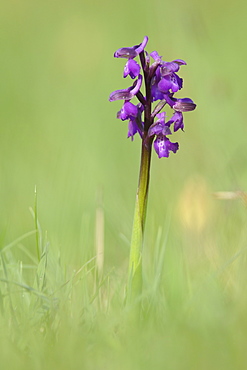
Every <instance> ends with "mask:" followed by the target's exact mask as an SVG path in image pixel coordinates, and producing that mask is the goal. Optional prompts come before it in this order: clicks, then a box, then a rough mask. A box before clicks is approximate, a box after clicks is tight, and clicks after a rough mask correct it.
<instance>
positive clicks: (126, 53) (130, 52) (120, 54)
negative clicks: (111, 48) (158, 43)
mask: <svg viewBox="0 0 247 370" xmlns="http://www.w3.org/2000/svg"><path fill="white" fill-rule="evenodd" d="M147 42H148V37H147V36H145V37H144V39H143V41H142V43H141V44H139V45H135V46H133V47H132V48H120V49H118V50H117V51H115V53H114V57H115V58H127V59H133V58H135V57H136V56H137V55H138V54H140V53H141V52H142V51H143V50H144V48H145V46H146V45H147Z"/></svg>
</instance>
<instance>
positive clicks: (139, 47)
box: [134, 36, 148, 55]
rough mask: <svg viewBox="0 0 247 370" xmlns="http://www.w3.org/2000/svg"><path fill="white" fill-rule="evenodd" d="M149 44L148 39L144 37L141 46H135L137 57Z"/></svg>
mask: <svg viewBox="0 0 247 370" xmlns="http://www.w3.org/2000/svg"><path fill="white" fill-rule="evenodd" d="M147 43H148V37H147V36H144V39H143V41H142V43H141V44H140V45H137V46H134V48H135V51H136V53H137V55H138V54H140V53H141V52H142V51H143V50H144V49H145V47H146V45H147Z"/></svg>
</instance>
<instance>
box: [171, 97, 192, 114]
mask: <svg viewBox="0 0 247 370" xmlns="http://www.w3.org/2000/svg"><path fill="white" fill-rule="evenodd" d="M195 108H196V104H195V103H194V102H193V100H191V99H189V98H184V99H176V101H175V104H174V105H173V109H174V110H175V111H177V112H189V111H191V110H194V109H195Z"/></svg>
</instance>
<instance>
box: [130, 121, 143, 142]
mask: <svg viewBox="0 0 247 370" xmlns="http://www.w3.org/2000/svg"><path fill="white" fill-rule="evenodd" d="M137 132H139V134H140V131H139V128H138V125H137V123H136V120H135V119H130V120H129V126H128V135H127V137H128V138H129V137H131V140H132V141H133V140H134V135H135V134H136V133H137Z"/></svg>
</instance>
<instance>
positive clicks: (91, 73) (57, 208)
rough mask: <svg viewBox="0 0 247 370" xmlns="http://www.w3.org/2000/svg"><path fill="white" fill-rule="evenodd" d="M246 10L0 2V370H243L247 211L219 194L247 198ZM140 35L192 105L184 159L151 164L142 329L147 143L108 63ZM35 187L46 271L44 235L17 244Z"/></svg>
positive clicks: (210, 5)
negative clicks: (100, 241) (135, 264)
mask: <svg viewBox="0 0 247 370" xmlns="http://www.w3.org/2000/svg"><path fill="white" fill-rule="evenodd" d="M246 11H247V5H246V3H245V2H243V1H240V0H239V1H236V2H232V3H230V2H224V1H221V0H219V1H214V2H213V1H207V2H206V1H201V2H196V1H193V0H190V1H187V2H182V1H180V0H179V1H177V2H173V3H171V2H162V1H157V0H155V1H152V2H150V3H143V2H141V1H138V0H134V1H125V2H123V3H119V2H113V1H104V2H100V1H94V2H89V1H76V0H72V1H70V2H68V1H64V0H62V1H59V2H58V1H55V0H54V1H46V0H45V1H42V2H34V1H30V0H24V1H22V2H18V1H16V0H11V1H8V2H7V1H5V2H2V3H1V12H0V20H1V37H0V40H1V41H0V42H1V51H2V58H1V62H0V63H1V68H0V76H1V85H0V117H1V124H0V130H1V134H0V157H1V160H0V179H1V181H0V204H1V214H0V244H1V247H2V252H1V268H0V273H1V279H2V280H1V283H0V284H1V285H0V309H1V316H0V327H1V330H0V333H1V334H0V343H1V344H0V348H1V349H0V352H1V363H2V365H1V366H2V368H3V369H5V368H10V367H11V368H13V369H15V368H16V369H22V368H25V369H28V368H30V369H41V368H42V369H46V368H47V369H48V368H49V369H50V368H54V367H60V368H61V369H63V368H64V369H67V368H71V369H79V368H80V369H81V368H85V369H98V368H99V369H101V368H107V369H115V368H118V369H139V368H142V369H145V368H147V369H150V368H154V369H159V368H160V369H163V368H164V367H167V368H169V369H178V368H179V369H208V368H211V369H244V368H246V356H245V349H244V347H245V341H246V325H247V320H246V315H245V311H246V295H245V285H246V284H245V283H246V249H245V248H246V208H245V206H244V204H243V203H241V201H240V200H239V201H238V200H236V201H219V200H215V199H213V197H212V196H211V194H212V193H213V192H215V191H224V190H226V191H235V190H245V189H246V182H247V173H246V170H245V163H246V159H247V156H246V150H245V147H246V123H245V110H246V109H245V85H246V78H247V77H246V74H245V73H244V70H245V61H246V47H245V44H246V42H245V35H246V31H247V26H246V21H245V17H246ZM144 35H148V36H149V45H148V50H149V51H152V50H154V49H155V50H158V51H159V53H160V54H161V55H163V57H164V59H165V60H172V59H176V58H182V59H184V60H186V62H187V64H188V65H187V66H186V67H184V68H183V69H182V71H181V74H182V76H183V77H184V89H183V90H182V92H181V96H188V97H191V98H193V100H194V101H195V102H196V103H197V105H198V106H197V109H196V111H195V112H193V113H188V114H186V117H185V133H179V134H178V135H177V137H178V141H179V142H180V150H179V152H178V153H177V154H176V155H174V156H172V157H171V158H169V160H159V159H158V158H156V156H155V155H154V156H153V163H152V176H151V187H150V198H149V204H148V217H147V232H146V242H145V250H144V257H145V276H144V279H145V289H144V296H145V299H144V318H143V325H142V326H138V325H137V324H136V325H133V323H129V322H128V312H127V311H126V310H124V309H123V308H122V300H123V295H124V284H125V279H126V275H125V274H126V267H127V259H128V248H129V244H128V243H129V238H130V233H131V226H132V214H133V207H134V198H135V191H136V184H137V177H138V166H139V152H140V142H138V139H136V140H135V141H134V142H133V143H131V142H129V141H127V140H126V139H125V138H126V133H127V127H126V124H125V123H124V122H123V123H121V122H119V121H117V120H116V119H115V116H116V112H117V110H118V109H119V107H120V104H118V103H114V104H113V103H111V104H110V103H108V101H107V99H108V95H109V93H110V92H111V91H113V90H115V89H118V88H121V87H125V86H127V85H126V84H127V82H126V81H123V79H122V76H121V73H122V67H123V63H122V61H121V60H114V59H113V52H114V51H115V50H116V49H117V48H119V47H121V46H129V45H134V44H136V43H138V42H140V41H141V40H142V38H143V36H144ZM35 186H37V193H38V218H39V222H40V225H41V229H42V237H43V238H42V250H43V257H42V259H41V261H40V262H39V263H38V260H37V256H36V238H35V235H30V236H29V237H27V238H25V239H23V240H19V239H18V238H19V237H21V236H22V235H25V234H26V233H27V232H29V231H30V232H31V231H32V230H34V229H35V225H34V220H33V216H32V214H31V212H30V210H29V207H30V206H31V207H32V208H33V207H34V198H35V196H34V189H35ZM100 192H102V194H103V209H104V218H105V234H104V239H105V271H104V280H103V283H102V285H100V282H98V284H99V285H97V280H95V259H94V255H95V251H94V247H95V246H94V232H95V212H96V208H97V207H98V201H97V198H98V194H99V193H100ZM40 235H41V234H40ZM12 242H14V244H10V243H12ZM8 245H10V247H8V248H5V249H4V246H5V247H6V246H8Z"/></svg>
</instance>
